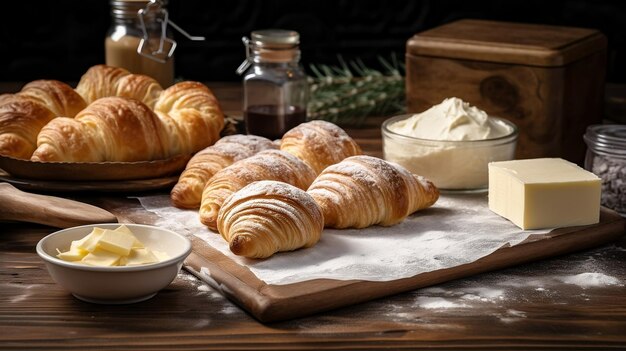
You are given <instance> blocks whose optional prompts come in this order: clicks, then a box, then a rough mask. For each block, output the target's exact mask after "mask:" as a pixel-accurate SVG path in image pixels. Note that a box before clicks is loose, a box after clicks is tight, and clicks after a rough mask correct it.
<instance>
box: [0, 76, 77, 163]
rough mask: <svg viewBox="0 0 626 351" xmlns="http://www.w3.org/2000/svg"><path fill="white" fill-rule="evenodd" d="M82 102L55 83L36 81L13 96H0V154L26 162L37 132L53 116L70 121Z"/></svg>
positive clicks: (33, 148) (35, 142) (34, 144)
mask: <svg viewBox="0 0 626 351" xmlns="http://www.w3.org/2000/svg"><path fill="white" fill-rule="evenodd" d="M85 106H86V103H85V101H84V100H83V99H82V98H81V97H80V95H78V94H77V93H76V92H75V91H74V89H72V87H70V86H69V85H67V84H65V83H63V82H59V81H56V80H36V81H33V82H30V83H28V84H26V85H25V86H24V87H23V88H22V90H21V91H20V92H18V93H16V94H4V95H0V154H2V155H6V156H11V157H16V158H22V159H29V158H30V156H31V155H32V153H33V151H35V149H36V147H37V135H38V134H39V131H40V130H41V128H43V126H44V125H46V124H47V123H48V122H49V121H51V120H52V119H53V118H55V117H56V116H67V117H74V116H75V115H76V114H77V113H78V112H79V111H80V110H82V109H83V108H85Z"/></svg>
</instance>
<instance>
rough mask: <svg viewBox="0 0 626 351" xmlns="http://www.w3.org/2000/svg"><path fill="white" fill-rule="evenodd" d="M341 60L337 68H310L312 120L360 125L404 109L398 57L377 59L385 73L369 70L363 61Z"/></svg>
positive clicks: (309, 107)
mask: <svg viewBox="0 0 626 351" xmlns="http://www.w3.org/2000/svg"><path fill="white" fill-rule="evenodd" d="M338 60H339V65H338V66H329V65H322V64H318V65H311V66H310V69H311V71H312V72H313V76H310V77H309V87H310V91H311V97H310V100H309V104H308V109H307V115H308V118H309V119H323V120H327V121H330V122H334V123H337V124H343V125H355V126H358V125H361V124H362V123H363V122H364V121H365V119H366V118H367V117H369V116H382V115H385V114H391V113H399V112H401V111H404V110H405V102H404V99H405V92H404V71H405V70H404V64H403V63H401V62H400V61H398V59H397V57H396V55H391V59H390V61H389V60H386V59H384V58H382V57H380V56H379V57H378V60H379V62H380V64H381V66H382V68H383V70H376V69H373V68H370V67H367V66H366V65H365V64H364V63H363V61H362V60H360V59H356V60H354V61H350V62H346V61H345V60H344V59H343V58H342V57H341V56H340V57H339V58H338Z"/></svg>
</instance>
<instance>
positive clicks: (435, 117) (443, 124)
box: [382, 97, 518, 192]
mask: <svg viewBox="0 0 626 351" xmlns="http://www.w3.org/2000/svg"><path fill="white" fill-rule="evenodd" d="M382 135H383V155H384V158H385V159H386V160H388V161H393V162H396V163H399V164H401V165H402V166H404V167H405V168H407V169H409V170H410V171H411V172H413V173H414V174H419V175H421V176H424V177H426V178H428V179H430V180H431V181H432V182H433V183H434V184H435V185H436V186H437V187H438V188H439V189H441V190H442V191H448V192H476V191H485V190H486V189H487V185H488V184H487V182H488V168H487V164H488V163H489V162H493V161H505V160H511V159H513V158H514V156H515V147H516V144H517V138H518V129H517V127H516V126H515V125H514V124H513V123H511V122H509V121H507V120H504V119H501V118H497V117H493V116H489V115H488V114H487V113H486V112H485V111H483V110H481V109H479V108H477V107H475V106H471V105H470V104H469V103H467V102H465V101H463V100H461V99H459V98H455V97H452V98H448V99H445V100H444V101H443V102H442V103H440V104H438V105H435V106H433V107H431V108H429V109H428V110H426V111H424V112H422V113H418V114H406V115H400V116H395V117H392V118H390V119H388V120H386V121H385V122H384V123H383V125H382Z"/></svg>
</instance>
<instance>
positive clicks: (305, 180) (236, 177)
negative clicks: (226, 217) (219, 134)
mask: <svg viewBox="0 0 626 351" xmlns="http://www.w3.org/2000/svg"><path fill="white" fill-rule="evenodd" d="M313 179H315V172H313V170H312V169H311V168H310V167H309V166H307V165H306V164H305V163H304V162H302V161H301V160H300V159H298V158H297V157H295V156H293V155H291V154H289V153H286V152H284V151H280V150H265V151H261V152H259V153H258V154H256V155H254V156H251V157H248V158H246V159H243V160H241V161H239V162H235V163H233V164H232V165H231V166H228V167H226V168H224V169H222V170H221V171H219V172H217V173H215V175H214V176H213V178H211V179H210V180H209V182H208V183H207V184H206V186H205V187H204V190H203V191H202V201H201V204H200V221H201V222H202V223H203V224H205V225H206V226H208V227H209V228H210V229H212V230H216V229H217V215H218V212H219V209H220V207H221V206H222V204H223V203H224V201H225V200H226V199H227V198H228V197H229V196H230V195H232V194H233V193H234V192H236V191H237V190H239V189H241V188H243V187H244V186H246V185H248V184H250V183H252V182H255V181H260V180H275V181H280V182H285V183H288V184H291V185H294V186H295V187H297V188H300V189H303V190H304V189H306V188H308V186H309V185H311V183H312V182H313Z"/></svg>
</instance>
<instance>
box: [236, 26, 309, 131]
mask: <svg viewBox="0 0 626 351" xmlns="http://www.w3.org/2000/svg"><path fill="white" fill-rule="evenodd" d="M242 40H243V42H244V45H245V46H246V56H247V57H246V61H244V62H243V63H242V64H241V66H239V68H238V69H237V73H239V74H243V90H244V101H243V108H244V120H245V125H246V132H247V133H248V134H254V135H260V136H264V137H267V138H270V139H280V138H281V137H282V136H283V134H284V133H285V132H286V131H288V130H289V129H291V128H293V127H295V126H297V125H298V124H300V123H303V122H305V121H306V108H307V98H308V83H307V76H306V74H305V73H304V70H303V68H302V66H301V65H300V47H299V45H300V35H299V34H298V33H297V32H294V31H290V30H282V29H267V30H259V31H254V32H252V33H251V35H250V39H248V38H246V37H244V38H243V39H242Z"/></svg>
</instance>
